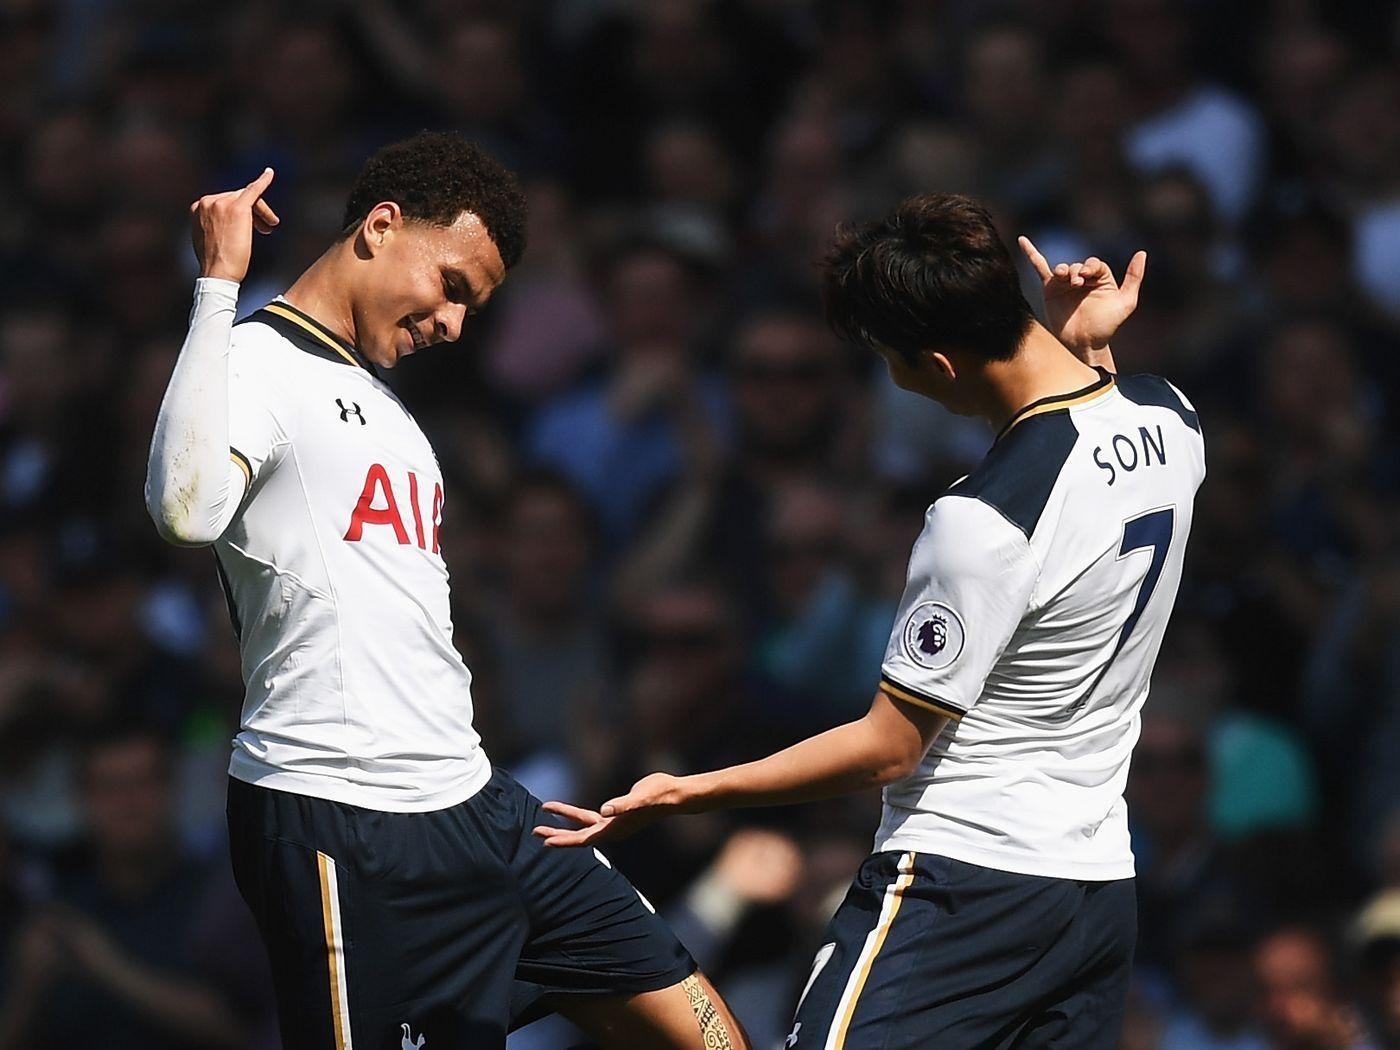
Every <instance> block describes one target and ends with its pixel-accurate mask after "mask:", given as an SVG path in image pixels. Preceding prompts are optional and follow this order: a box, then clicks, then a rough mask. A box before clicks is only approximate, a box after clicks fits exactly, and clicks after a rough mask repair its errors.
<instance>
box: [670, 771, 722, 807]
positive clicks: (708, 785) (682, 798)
mask: <svg viewBox="0 0 1400 1050" xmlns="http://www.w3.org/2000/svg"><path fill="white" fill-rule="evenodd" d="M714 779H715V774H714V773H693V774H691V775H690V776H684V777H677V778H676V782H675V785H674V786H673V787H672V789H671V799H670V802H671V805H672V806H674V807H675V809H676V811H677V812H678V813H703V812H705V810H707V809H709V808H710V807H709V805H708V804H707V803H708V802H709V800H710V799H711V798H712V797H713V796H714V791H715V783H714Z"/></svg>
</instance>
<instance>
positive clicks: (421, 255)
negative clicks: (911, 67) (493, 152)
mask: <svg viewBox="0 0 1400 1050" xmlns="http://www.w3.org/2000/svg"><path fill="white" fill-rule="evenodd" d="M356 237H357V242H358V243H357V244H356V254H357V255H358V256H359V257H360V258H361V259H362V260H364V262H365V263H366V264H367V265H366V267H365V268H364V270H363V278H362V283H361V284H360V294H359V295H357V296H356V297H355V299H356V302H355V307H354V315H355V316H354V324H355V338H356V342H357V345H358V348H359V350H360V352H361V353H363V354H364V355H365V356H366V357H367V358H369V360H370V361H371V362H373V363H374V364H376V365H378V366H380V367H381V368H393V367H394V366H395V365H396V364H398V362H399V361H400V360H401V359H402V358H404V357H406V356H408V355H409V354H412V353H414V352H416V351H418V350H421V349H423V348H424V347H426V346H431V345H432V344H434V343H452V342H456V341H457V340H458V339H459V338H460V337H461V335H462V327H463V325H464V323H465V321H466V318H467V316H468V315H469V314H473V313H475V312H476V311H477V310H479V309H481V307H483V306H484V305H486V302H487V300H488V299H490V298H491V295H492V293H493V292H494V291H495V290H496V288H497V286H498V285H499V284H500V283H501V281H502V280H503V279H504V278H505V273H506V268H505V264H504V263H503V262H502V260H501V253H500V252H499V251H498V250H497V248H496V244H495V242H494V241H493V240H492V239H491V236H490V234H488V233H487V230H486V226H485V225H484V224H483V223H482V221H481V220H480V219H479V218H478V217H477V216H476V215H474V214H473V213H471V212H469V211H464V212H462V213H461V214H460V215H459V216H458V217H457V219H456V221H454V222H453V223H452V224H451V225H450V226H438V225H434V224H432V223H427V222H420V221H417V220H414V219H405V218H404V216H403V213H402V212H401V211H400V210H399V207H398V205H396V204H392V203H384V204H379V205H376V206H375V207H374V208H373V209H372V210H371V211H370V213H369V215H368V216H366V217H365V220H364V223H363V224H362V225H361V227H360V230H359V231H358V233H357V234H356Z"/></svg>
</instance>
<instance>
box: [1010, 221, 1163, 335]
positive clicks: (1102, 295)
mask: <svg viewBox="0 0 1400 1050" xmlns="http://www.w3.org/2000/svg"><path fill="white" fill-rule="evenodd" d="M1017 243H1019V244H1020V246H1021V250H1022V251H1023V252H1025V253H1026V258H1027V259H1029V260H1030V262H1031V265H1032V266H1034V267H1035V272H1036V273H1037V274H1039V276H1040V281H1041V289H1042V292H1043V294H1044V296H1045V320H1046V325H1047V327H1048V328H1049V329H1050V331H1051V332H1053V333H1054V334H1055V337H1056V338H1058V339H1059V340H1060V342H1062V343H1064V344H1065V346H1067V347H1069V348H1070V349H1071V350H1073V351H1074V352H1075V353H1076V354H1078V355H1079V356H1081V357H1087V355H1090V354H1093V353H1095V352H1097V351H1101V350H1103V349H1104V348H1105V347H1106V346H1108V342H1109V340H1110V339H1112V338H1113V334H1114V333H1115V332H1117V331H1118V327H1119V326H1120V325H1121V324H1122V323H1123V322H1124V321H1126V320H1127V319H1128V318H1129V317H1130V316H1131V315H1132V313H1133V311H1134V310H1136V309H1137V304H1138V290H1139V289H1140V288H1141V287H1142V275H1143V273H1144V272H1145V271H1146V269H1147V253H1146V252H1138V253H1137V254H1136V255H1134V256H1133V257H1132V259H1131V260H1130V261H1129V263H1128V269H1127V270H1126V271H1125V272H1124V274H1123V283H1122V284H1121V285H1120V284H1119V283H1118V281H1117V279H1116V278H1115V277H1114V276H1113V271H1112V270H1111V269H1109V266H1108V264H1107V263H1106V262H1104V261H1103V260H1102V259H1096V258H1093V257H1090V258H1088V259H1086V260H1085V261H1084V262H1076V263H1060V264H1059V265H1058V266H1056V267H1055V268H1054V269H1051V267H1050V264H1049V263H1048V262H1046V261H1045V256H1043V255H1041V254H1040V250H1039V249H1038V248H1036V246H1035V245H1034V244H1032V243H1031V240H1030V238H1029V237H1020V238H1017Z"/></svg>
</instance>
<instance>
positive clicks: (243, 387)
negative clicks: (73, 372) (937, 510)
mask: <svg viewBox="0 0 1400 1050" xmlns="http://www.w3.org/2000/svg"><path fill="white" fill-rule="evenodd" d="M237 303H238V284H237V283H236V282H234V281H224V280H219V279H217V278H208V277H202V278H200V279H199V280H198V281H196V282H195V294H194V308H193V309H192V310H191V312H190V329H189V334H188V335H187V336H186V337H185V344H184V346H182V347H181V348H180V356H179V358H178V360H177V361H176V362H175V370H174V372H173V373H172V374H171V376H170V385H169V386H168V387H167V388H166V391H165V398H164V399H163V400H162V401H161V405H160V414H159V415H158V416H157V417H156V429H155V434H154V436H153V437H152V439H151V453H150V457H149V459H148V460H147V463H146V510H147V511H148V512H149V513H150V515H151V519H152V520H153V521H154V522H155V525H156V530H157V531H158V532H159V533H160V534H161V536H162V537H163V538H165V539H166V540H168V541H169V542H171V543H175V544H179V545H181V546H202V545H204V544H208V543H213V542H214V541H215V540H216V539H218V538H219V537H220V536H221V535H223V532H224V530H225V529H227V528H228V526H229V523H230V522H231V521H232V520H233V518H234V516H235V515H236V514H237V513H238V508H239V505H240V504H241V503H242V500H243V496H244V493H245V492H246V491H247V489H248V487H249V486H250V485H251V484H252V481H253V479H254V478H255V477H257V472H258V468H259V467H260V466H261V465H262V464H263V462H265V461H266V459H267V458H268V456H269V455H270V453H271V450H272V449H273V448H274V447H275V446H276V444H277V442H278V441H279V439H280V434H279V432H278V430H279V428H277V427H276V420H275V418H274V413H273V412H272V411H271V410H270V409H269V408H268V406H267V404H266V400H267V392H266V391H260V390H259V389H258V386H257V384H256V382H255V381H253V380H252V378H251V377H247V376H245V375H244V374H243V373H244V369H243V368H242V367H239V364H241V358H242V355H239V362H238V363H235V362H233V361H231V357H232V356H233V355H231V353H230V347H231V344H232V342H233V318H234V310H235V307H236V306H237Z"/></svg>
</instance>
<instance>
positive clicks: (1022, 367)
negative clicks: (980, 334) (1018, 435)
mask: <svg viewBox="0 0 1400 1050" xmlns="http://www.w3.org/2000/svg"><path fill="white" fill-rule="evenodd" d="M982 375H983V379H984V386H983V396H982V398H981V402H982V404H981V412H980V413H979V414H980V415H981V416H982V417H983V418H984V419H986V420H987V422H989V423H991V425H992V429H993V430H994V431H996V432H998V433H999V432H1000V431H1001V429H1002V428H1003V427H1004V426H1006V424H1007V423H1009V422H1010V421H1011V420H1012V418H1014V417H1015V415H1016V413H1018V412H1020V411H1021V409H1023V408H1025V407H1026V406H1027V405H1030V404H1033V403H1034V402H1036V401H1039V400H1041V399H1042V398H1047V397H1057V396H1059V395H1061V394H1071V393H1074V392H1075V391H1076V390H1082V389H1083V388H1084V387H1086V386H1091V385H1092V384H1093V383H1095V382H1097V381H1098V379H1099V373H1098V372H1097V371H1096V370H1094V369H1093V368H1091V367H1089V366H1088V365H1086V364H1085V363H1084V362H1083V361H1081V360H1079V358H1077V357H1075V356H1074V355H1073V354H1071V353H1070V352H1069V351H1068V350H1066V349H1065V347H1064V345H1063V344H1062V343H1061V342H1060V341H1059V340H1058V339H1056V338H1055V337H1054V336H1053V335H1051V334H1050V333H1049V332H1047V331H1046V330H1045V329H1044V328H1042V327H1041V326H1040V325H1039V324H1034V325H1032V326H1031V330H1030V332H1029V333H1028V334H1027V335H1026V339H1025V341H1024V342H1023V343H1022V344H1021V349H1020V351H1019V352H1018V353H1017V354H1016V356H1015V357H1013V358H1012V359H1011V360H1009V361H991V362H989V363H988V364H987V365H986V367H985V369H984V370H983V373H982Z"/></svg>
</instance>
